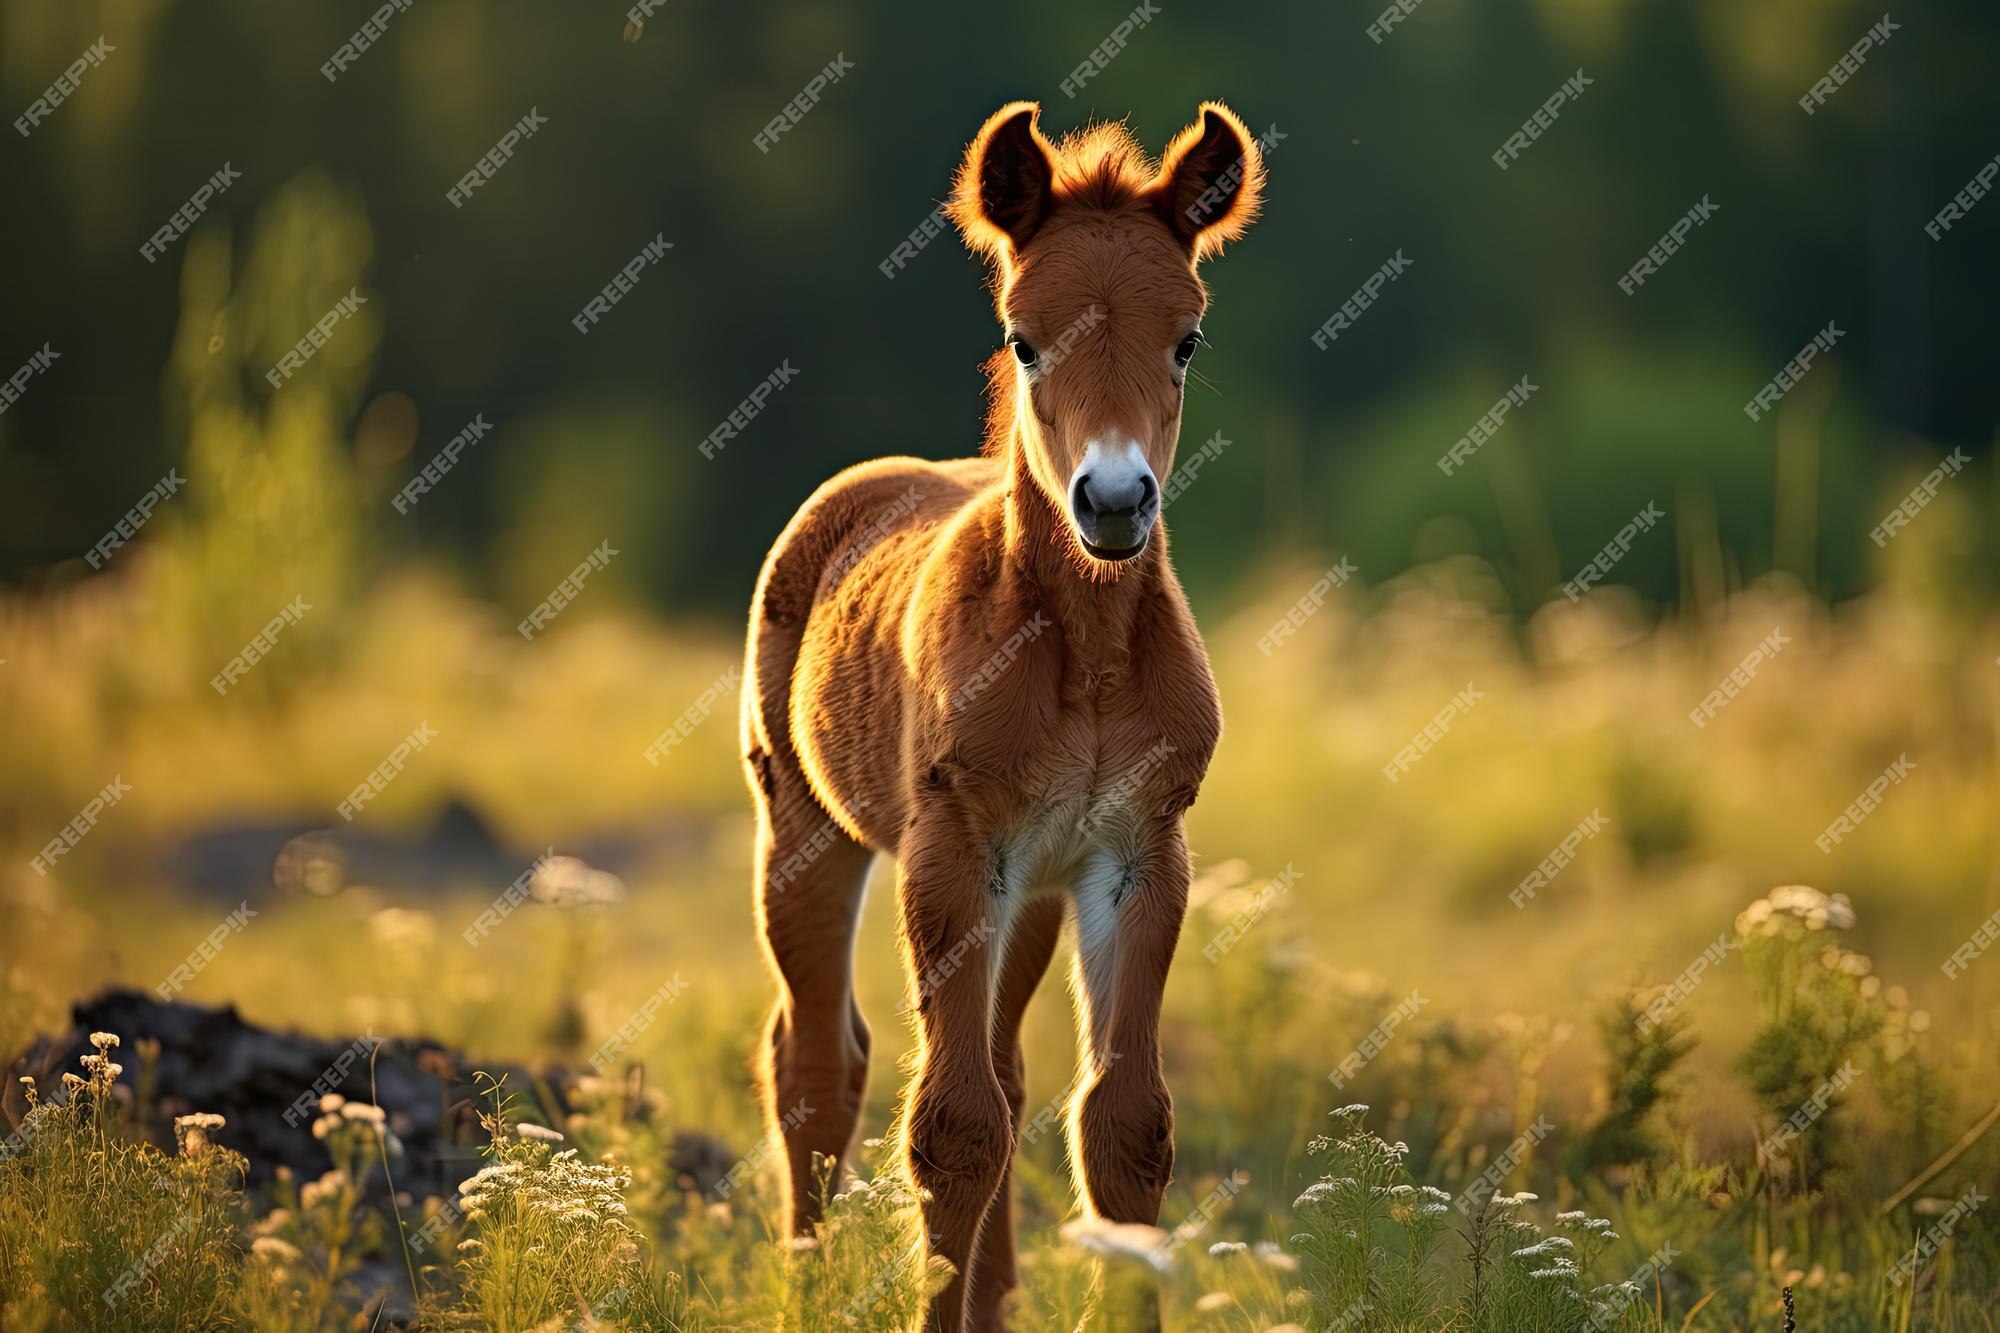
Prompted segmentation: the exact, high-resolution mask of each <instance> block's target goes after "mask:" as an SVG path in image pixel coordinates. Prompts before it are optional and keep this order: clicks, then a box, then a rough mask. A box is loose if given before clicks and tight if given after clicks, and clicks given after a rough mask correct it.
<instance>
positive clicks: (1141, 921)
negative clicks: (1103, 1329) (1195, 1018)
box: [1069, 818, 1189, 1225]
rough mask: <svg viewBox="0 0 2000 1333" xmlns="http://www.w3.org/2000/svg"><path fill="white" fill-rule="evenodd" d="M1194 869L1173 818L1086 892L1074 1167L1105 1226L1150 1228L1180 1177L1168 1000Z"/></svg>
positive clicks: (1090, 876) (1081, 895)
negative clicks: (1164, 1057) (1165, 1060)
mask: <svg viewBox="0 0 2000 1333" xmlns="http://www.w3.org/2000/svg"><path fill="white" fill-rule="evenodd" d="M1188 874H1189V867H1188V854H1187V841H1186V838H1185V837H1184V835H1183V833H1182V831H1181V827H1180V821H1179V820H1178V819H1177V818H1176V819H1174V820H1173V821H1172V822H1171V825H1170V826H1168V827H1164V828H1161V829H1159V830H1158V831H1157V832H1156V834H1155V836H1154V837H1153V838H1152V839H1151V840H1150V842H1149V844H1148V845H1146V846H1144V847H1143V848H1142V849H1140V850H1139V851H1138V852H1137V853H1136V854H1134V855H1132V856H1130V857H1128V858H1119V857H1116V856H1112V855H1104V856H1102V857H1100V858H1099V859H1098V860H1097V861H1096V862H1094V863H1093V864H1092V865H1091V866H1090V867H1088V868H1087V869H1086V872H1085V874H1084V876H1083V878H1082V879H1081V881H1080V882H1079V884H1078V886H1077V937H1078V938H1077V970H1078V974H1079V975H1078V982H1079V985H1078V991H1079V994H1078V1000H1079V1002H1080V1005H1081V1010H1082V1012H1081V1014H1080V1016H1079V1017H1080V1021H1081V1026H1082V1029H1083V1041H1082V1043H1081V1044H1082V1047H1083V1051H1082V1058H1083V1062H1084V1068H1083V1070H1082V1076H1081V1080H1080V1082H1079V1085H1078V1086H1079V1089H1080V1091H1079V1093H1078V1095H1077V1097H1076V1098H1075V1100H1074V1101H1073V1102H1072V1104H1071V1113H1070V1120H1069V1134H1070V1161H1071V1163H1072V1164H1073V1167H1074V1169H1075V1170H1076V1171H1077V1173H1078V1175H1079V1177H1080V1180H1079V1184H1080V1186H1081V1189H1080V1191H1079V1192H1080V1193H1081V1194H1082V1196H1083V1202H1084V1204H1085V1205H1086V1207H1087V1208H1088V1209H1089V1210H1090V1211H1091V1212H1092V1213H1093V1214H1095V1215H1096V1216H1098V1217H1102V1218H1104V1219H1106V1220H1107V1221H1112V1222H1140V1223H1145V1224H1147V1225H1152V1224H1153V1223H1155V1222H1156V1221H1157V1220H1158V1217H1159V1212H1160V1196H1161V1195H1162V1194H1164V1193H1165V1192H1166V1188H1167V1184H1168V1182H1169V1181H1171V1180H1172V1179H1173V1174H1174V1107H1173V1098H1172V1097H1171V1096H1170V1095H1169V1094H1168V1092H1167V1082H1166V1079H1165V1077H1164V1076H1163V1074H1162V1073H1161V1070H1160V996H1161V992H1162V991H1163V990H1164V989H1165V987H1166V983H1167V968H1168V965H1169V964H1171V963H1172V962H1173V957H1174V943H1175V941H1176V940H1177V939H1178V938H1179V936H1180V928H1181V918H1182V917H1183V916H1184V915H1185V914H1186V911H1187V891H1188Z"/></svg>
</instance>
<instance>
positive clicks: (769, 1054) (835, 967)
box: [751, 753, 870, 1235]
mask: <svg viewBox="0 0 2000 1333" xmlns="http://www.w3.org/2000/svg"><path fill="white" fill-rule="evenodd" d="M751 764H752V766H753V787H754V788H755V789H756V792H757V807H758V818H757V920H758V924H759V926H760V927H761V928H762V935H763V940H764V952H765V956H766V957H767V958H769V959H770V962H771V967H772V970H773V971H774V972H775V973H776V974H777V979H778V1003H777V1005H776V1007H775V1008H774V1009H773V1010H772V1012H771V1021H770V1025H769V1029H768V1031H767V1033H766V1037H767V1041H766V1044H765V1048H764V1052H763V1056H762V1060H761V1065H760V1069H759V1078H758V1083H759V1085H760V1087H761V1089H762V1092H763V1100H764V1111H765V1118H766V1124H767V1126H768V1127H769V1128H770V1129H771V1130H772V1132H774V1133H778V1134H782V1135H783V1136H784V1141H785V1154H784V1172H785V1184H786V1189H785V1194H784V1199H785V1214H784V1230H785V1234H787V1235H808V1234H810V1233H811V1231H812V1227H813V1224H814V1223H815V1222H816V1221H818V1220H819V1211H820V1192H819V1186H818V1182H817V1181H816V1180H815V1179H814V1177H813V1156H814V1154H815V1153H817V1154H819V1155H821V1156H824V1157H829V1158H832V1159H833V1160H834V1162H835V1166H834V1171H835V1176H834V1184H835V1185H836V1186H837V1185H838V1184H839V1171H840V1163H841V1160H842V1159H843V1158H844V1157H845V1155H846V1152H847V1149H848V1145H849V1144H850V1143H851V1142H852V1141H853V1138H854V1128H855V1125H856V1124H857V1123H858V1122H859V1121H860V1118H861V1105H862V1101H863V1100H864V1098H865V1096H866V1094H867V1090H868V1047H869V1037H868V1025H867V1024H866V1023H865V1022H863V1021H862V1018H861V1010H860V1009H859V1007H858V1006H856V1004H855V1003H854V984H853V981H854V977H853V972H854V934H855V926H856V924H857V921H858V918H859V916H860V912H861V898H862V892H863V889H864V888H865V887H866V883H867V876H868V862H869V857H870V853H869V851H868V849H867V848H866V847H863V846H862V845H861V844H859V843H857V842H855V841H853V840H852V839H850V838H849V837H848V836H847V835H846V834H845V833H843V832H842V831H841V829H840V827H839V825H838V824H836V823H835V822H834V821H833V819H832V818H831V817H829V816H828V815H827V813H826V811H825V810H824V809H822V808H821V807H820V804H819V802H818V801H817V800H815V799H814V797H813V795H812V793H811V792H810V791H809V790H808V789H807V786H806V781H805V778H804V776H803V775H802V774H801V773H800V772H799V771H798V769H797V768H796V767H793V766H790V765H787V764H784V763H782V762H781V761H779V760H777V759H775V758H773V757H772V756H769V755H767V754H762V753H759V754H755V755H753V756H752V758H751Z"/></svg>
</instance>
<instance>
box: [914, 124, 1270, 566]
mask: <svg viewBox="0 0 2000 1333" xmlns="http://www.w3.org/2000/svg"><path fill="white" fill-rule="evenodd" d="M1040 110H1041V108H1040V107H1038V106H1037V105H1036V104H1034V103H1032V102H1015V103H1012V104H1011V105H1009V106H1006V107H1003V108H1001V110H1000V111H999V112H998V113H997V114H996V115H994V117H993V118H992V119H991V120H989V121H987V122H986V125H985V127H984V128H983V129H981V130H980V132H979V137H978V138H976V139H974V140H973V143H972V147H971V148H970V149H968V150H967V152H966V156H965V164H964V165H963V166H962V167H961V168H960V169H959V173H958V182H957V187H956V190H955V193H954V198H953V201H952V212H953V214H954V216H955V217H956V218H957V221H958V224H959V226H960V228H961V229H962V230H963V231H964V233H965V236H966V240H967V242H968V243H969V244H970V245H971V246H972V247H973V249H975V250H976V251H979V252H980V253H982V254H985V255H986V256H988V257H989V258H991V259H992V260H993V261H994V264H995V266H996V269H997V272H996V284H995V285H996V288H997V293H998V301H997V305H998V309H999V314H1000V322H1001V324H1002V326H1003V327H1004V328H1005V330H1006V334H1007V347H1006V350H1005V351H1004V352H1002V353H1001V354H1000V355H998V356H996V357H995V358H994V361H993V363H992V364H991V366H990V369H991V371H992V373H993V375H994V377H995V386H994V391H995V398H996V402H995V406H996V409H998V410H997V411H996V426H1000V427H1006V426H1011V427H1012V428H1014V429H1015V430H1017V431H1018V432H1019V440H1020V447H1021V448H1022V449H1023V450H1024V451H1025V455H1026V460H1027V464H1028V468H1029V472H1030V475H1031V476H1032V477H1033V478H1034V481H1035V484H1036V487H1037V488H1038V489H1039V490H1040V491H1041V492H1042V494H1043V495H1044V496H1046V497H1047V500H1048V503H1049V504H1050V506H1051V507H1052V508H1053V510H1054V512H1055V513H1056V514H1057V515H1059V516H1061V519H1062V522H1063V526H1064V528H1065V529H1066V530H1067V531H1068V532H1070V534H1071V535H1072V536H1073V537H1074V539H1075V540H1074V546H1075V547H1076V549H1077V552H1078V559H1079V561H1080V562H1081V564H1082V566H1083V567H1084V569H1085V571H1086V572H1087V573H1089V574H1092V575H1093V576H1095V575H1101V574H1106V573H1109V572H1110V569H1109V567H1110V566H1113V565H1116V564H1117V563H1118V562H1121V561H1125V560H1130V559H1132V558H1133V557H1135V556H1137V555H1139V554H1140V553H1141V552H1143V551H1144V550H1145V549H1146V542H1147V538H1148V537H1149V536H1151V534H1152V530H1153V523H1154V520H1155V519H1157V518H1158V517H1159V513H1160V498H1161V495H1160V492H1161V487H1162V486H1164V485H1165V484H1166V479H1167V473H1168V471H1169V469H1171V468H1172V466H1173V461H1174V445H1175V442H1176V441H1177V439H1178V438H1179V436H1180V425H1181V392H1182V386H1183V384H1184V383H1185V381H1186V379H1187V371H1188V362H1189V361H1190V360H1192V359H1193V357H1194V354H1195V350H1196V349H1197V348H1198V347H1199V346H1200V345H1201V341H1202V337H1201V318H1202V312H1203V311H1204V310H1205V309H1206V308H1207V305H1208V293H1207V291H1206V290H1205V289H1204V288H1203V287H1202V284H1201V279H1200V278H1199V277H1197V276H1196V275H1195V265H1196V264H1197V263H1198V262H1199V261H1200V260H1202V259H1204V258H1206V257H1207V256H1208V255H1210V254H1213V253H1215V252H1216V251H1217V250H1219V249H1221V247H1222V245H1223V243H1224V242H1225V241H1229V240H1233V239H1234V238H1236V237H1237V236H1239V235H1241V234H1242V233H1243V231H1244V229H1245V228H1247V227H1248V226H1249V225H1250V221H1251V219H1252V218H1253V217H1254V216H1255V215H1256V212H1257V205H1258V199H1259V195H1260V194H1261V192H1262V189H1263V183H1264V170H1263V164H1262V159H1261V156H1260V154H1259V151H1258V146H1257V142H1256V140H1255V139H1254V138H1252V137H1251V135H1250V132H1249V131H1248V130H1247V129H1246V128H1245V127H1244V125H1243V122H1242V121H1241V120H1239V119H1238V118H1237V116H1236V114H1235V113H1234V112H1232V111H1230V110H1229V109H1228V108H1227V107H1225V106H1222V105H1221V104H1220V103H1216V102H1207V103H1204V104H1203V105H1202V108H1201V118H1200V120H1198V121H1197V122H1196V123H1195V124H1193V125H1191V126H1189V127H1188V128H1187V129H1185V130H1183V131H1181V133H1180V134H1179V135H1178V136H1176V137H1175V139H1174V141H1173V142H1172V143H1171V144H1169V145H1168V146H1167V151H1166V154H1165V155H1164V157H1163V158H1162V160H1161V162H1160V165H1159V166H1158V167H1157V168H1155V167H1154V166H1153V165H1152V164H1151V163H1150V162H1149V161H1148V160H1147V158H1146V156H1145V154H1144V153H1143V152H1142V151H1141V150H1140V148H1139V146H1138V145H1137V144H1136V143H1134V142H1133V140H1132V138H1131V136H1130V135H1129V134H1127V133H1126V131H1125V128H1124V127H1123V126H1122V125H1101V126H1097V127H1095V128H1093V129H1089V130H1085V131H1082V132H1080V133H1077V134H1074V135H1071V136H1069V137H1068V138H1065V139H1064V140H1062V141H1061V142H1060V143H1051V142H1050V141H1049V140H1047V139H1045V138H1043V137H1042V133H1041V131H1040V130H1039V129H1038V128H1037V127H1036V124H1035V121H1036V117H1037V116H1038V115H1039V113H1040ZM994 443H997V444H999V445H1004V444H1005V441H1004V439H1003V440H999V441H997V442H994Z"/></svg>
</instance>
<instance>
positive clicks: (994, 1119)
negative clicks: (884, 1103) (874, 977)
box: [897, 809, 1013, 1330]
mask: <svg viewBox="0 0 2000 1333" xmlns="http://www.w3.org/2000/svg"><path fill="white" fill-rule="evenodd" d="M900 862H901V864H900V875H899V879H898V886H897V889H898V897H899V902H900V907H901V917H902V937H903V948H904V952H905V954H906V961H907V962H908V964H909V975H910V985H911V988H912V991H913V999H912V1002H913V1005H914V1007H915V1009H916V1014H917V1057H916V1058H917V1063H916V1074H915V1077H914V1078H913V1079H912V1080H911V1083H910V1088H909V1092H908V1094H907V1100H906V1102H905V1105H904V1108H903V1116H902V1120H901V1126H902V1139H903V1155H904V1160H905V1161H906V1163H907V1164H908V1168H909V1172H910V1176H911V1179H912V1181H913V1182H914V1183H915V1185H916V1186H917V1188H918V1189H919V1190H921V1191H923V1192H924V1195H925V1198H924V1202H923V1216H924V1228H925V1231H926V1232H927V1233H928V1236H929V1242H930V1253H932V1254H934V1255H939V1256H942V1257H943V1258H945V1259H946V1260H948V1261H949V1262H950V1263H951V1265H952V1267H953V1269H955V1270H956V1273H957V1276H955V1277H954V1278H953V1279H952V1281H951V1284H950V1285H949V1286H948V1287H946V1288H945V1289H944V1290H943V1291H942V1292H941V1293H939V1295H938V1296H937V1298H936V1299H935V1300H934V1301H933V1302H932V1305H931V1309H930V1310H929V1312H928V1314H927V1316H926V1319H925V1327H926V1328H929V1329H953V1330H955V1329H958V1328H960V1327H961V1326H962V1324H963V1321H964V1318H965V1307H966V1292H967V1290H968V1288H969V1283H968V1281H967V1274H968V1272H969V1270H970V1266H971V1261H972V1254H973V1248H974V1244H975V1242H976V1241H977V1238H978V1235H979V1223H980V1219H981V1218H982V1217H983V1216H984V1215H985V1213H986V1210H987V1207H988V1205H989V1204H991V1203H992V1201H993V1197H994V1194H995V1192H996V1191H997V1189H998V1187H999V1184H1000V1178H1001V1173H1002V1170H1003V1169H1004V1168H1005V1166H1006V1163H1007V1157H1008V1154H1009V1152H1010V1151H1011V1148H1012V1144H1013V1118H1012V1114H1011V1112H1010V1111H1009V1109H1008V1105H1007V1099H1006V1096H1005V1094H1004V1092H1003V1091H1002V1089H1001V1086H1000V1081H999V1079H998V1078H997V1077H996V1076H995V1074H994V1068H993V1052H992V1008H993V1002H992V1001H993V978H994V969H995V967H996V966H997V965H998V964H997V955H998V953H999V951H1000V948H1001V947H1002V944H1003V942H1002V941H1001V940H1000V939H999V930H1000V927H1001V924H1002V923H1001V922H1000V920H999V919H998V917H997V916H996V914H995V910H994V904H993V903H992V902H991V901H990V900H989V896H988V888H987V874H986V871H987V866H986V860H985V856H984V855H983V852H982V850H981V845H980V843H979V842H978V840H977V839H975V838H973V837H971V836H969V834H968V832H967V831H966V830H965V829H964V828H962V827H960V825H959V821H958V820H957V819H956V818H954V817H953V816H952V815H950V814H949V813H947V812H945V811H942V810H935V809H934V810H932V811H928V812H925V813H924V814H920V815H919V817H918V823H917V824H916V825H915V826H913V827H912V828H911V830H910V832H909V833H908V834H907V835H906V837H905V839H904V842H903V846H902V848H901V857H900Z"/></svg>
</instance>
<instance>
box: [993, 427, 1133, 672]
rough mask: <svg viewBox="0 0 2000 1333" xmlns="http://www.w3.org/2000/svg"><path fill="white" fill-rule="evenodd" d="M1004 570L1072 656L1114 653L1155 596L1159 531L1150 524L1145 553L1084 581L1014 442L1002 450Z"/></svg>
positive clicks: (1063, 529)
mask: <svg viewBox="0 0 2000 1333" xmlns="http://www.w3.org/2000/svg"><path fill="white" fill-rule="evenodd" d="M1007 460H1008V462H1007V519H1006V532H1005V547H1006V557H1005V558H1006V562H1007V567H1008V571H1009V572H1010V573H1011V574H1012V575H1013V576H1014V577H1016V578H1018V579H1020V580H1022V582H1023V583H1025V584H1026V585H1028V587H1027V589H1026V591H1028V593H1029V594H1030V598H1031V600H1032V601H1033V602H1034V603H1035V604H1036V605H1038V606H1039V608H1040V609H1041V610H1042V611H1043V612H1045V613H1046V614H1047V615H1048V617H1049V618H1050V619H1051V620H1053V621H1054V622H1055V623H1056V624H1057V625H1058V626H1059V627H1060V628H1061V629H1062V631H1063V636H1064V638H1065V640H1066V641H1067V643H1068V644H1069V646H1070V649H1071V650H1072V651H1073V652H1076V653H1079V654H1083V655H1087V656H1091V657H1095V656H1097V655H1099V654H1110V655H1122V654H1123V653H1124V652H1125V651H1126V650H1127V649H1128V648H1129V646H1130V644H1131V640H1132V637H1133V632H1134V628H1135V626H1136V624H1137V620H1138V614H1139V610H1140V608H1141V606H1142V605H1143V604H1144V603H1145V601H1146V599H1147V598H1148V597H1150V596H1152V595H1153V594H1154V593H1156V592H1157V591H1158V590H1159V587H1160V583H1161V576H1162V572H1163V570H1164V568H1165V565H1166V559H1167V553H1166V535H1167V534H1166V525H1165V524H1164V523H1156V524H1155V525H1154V529H1153V534H1152V540H1151V541H1149V542H1148V543H1147V545H1146V550H1145V551H1144V552H1143V553H1142V554H1140V555H1138V556H1135V557H1134V558H1133V559H1131V560H1129V561H1127V562H1126V563H1125V564H1123V565H1119V566H1116V567H1115V568H1113V569H1112V570H1111V571H1109V572H1107V573H1105V574H1104V575H1103V576H1102V577H1100V578H1092V577H1091V576H1090V574H1089V573H1087V572H1086V571H1085V568H1084V566H1083V565H1082V564H1081V563H1080V562H1079V560H1078V559H1077V557H1076V555H1075V554H1074V542H1075V538H1074V537H1072V536H1071V535H1070V532H1069V526H1068V523H1067V522H1066V521H1065V520H1064V518H1063V517H1062V515H1060V514H1058V513H1057V512H1056V511H1055V509H1054V507H1053V506H1052V505H1051V504H1050V503H1049V498H1048V495H1047V493H1046V492H1044V491H1043V490H1042V488H1041V486H1040V485H1039V484H1038V483H1037V482H1036V481H1035V479H1034V476H1033V474H1032V473H1031V472H1030V471H1029V470H1028V462H1027V458H1026V456H1025V455H1024V454H1023V452H1022V450H1021V446H1020V444H1019V442H1018V441H1016V442H1014V443H1013V444H1012V446H1011V447H1010V448H1009V449H1008V451H1007Z"/></svg>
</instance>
